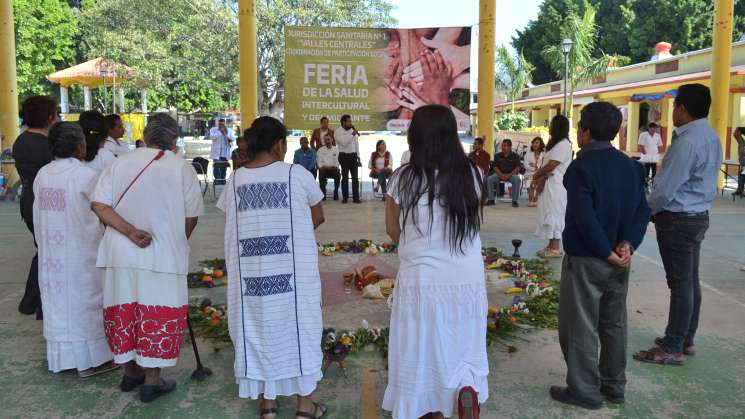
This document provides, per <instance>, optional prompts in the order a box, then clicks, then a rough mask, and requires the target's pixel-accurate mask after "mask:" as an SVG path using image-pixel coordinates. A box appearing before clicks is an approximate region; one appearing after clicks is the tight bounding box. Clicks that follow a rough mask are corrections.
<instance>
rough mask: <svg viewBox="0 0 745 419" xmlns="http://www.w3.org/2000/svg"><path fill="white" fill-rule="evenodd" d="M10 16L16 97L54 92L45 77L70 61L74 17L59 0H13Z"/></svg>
mask: <svg viewBox="0 0 745 419" xmlns="http://www.w3.org/2000/svg"><path fill="white" fill-rule="evenodd" d="M13 15H14V23H15V38H16V39H15V40H16V42H15V45H16V74H17V80H18V93H19V94H18V96H19V99H20V100H23V99H24V98H25V97H28V96H32V95H38V94H47V95H48V94H52V95H56V93H55V92H54V91H53V89H52V85H51V84H50V83H49V82H48V81H47V80H46V76H47V75H49V74H51V73H53V72H55V71H56V70H57V69H58V68H62V67H64V66H66V65H68V64H71V62H72V61H73V57H74V54H75V51H74V48H73V43H74V42H73V41H74V37H75V34H76V33H77V21H76V19H75V16H74V15H73V13H72V11H71V9H70V7H69V6H68V4H67V2H65V1H60V0H14V2H13Z"/></svg>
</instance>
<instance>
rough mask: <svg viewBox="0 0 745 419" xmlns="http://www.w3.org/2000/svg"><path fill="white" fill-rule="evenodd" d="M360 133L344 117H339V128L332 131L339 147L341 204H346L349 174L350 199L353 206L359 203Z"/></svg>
mask: <svg viewBox="0 0 745 419" xmlns="http://www.w3.org/2000/svg"><path fill="white" fill-rule="evenodd" d="M359 136H360V133H359V132H357V130H356V129H355V128H354V125H352V117H351V116H349V115H344V116H342V117H341V126H340V127H339V128H337V129H336V131H334V139H335V140H336V144H337V146H338V147H339V163H340V164H341V194H342V198H343V199H342V201H341V202H342V203H344V204H346V203H347V200H348V199H349V174H350V173H351V174H352V199H353V201H354V203H355V204H361V203H362V201H360V181H359V179H358V177H357V176H358V174H357V168H358V167H359V166H361V165H360V158H359V155H360V143H359V141H358V139H359Z"/></svg>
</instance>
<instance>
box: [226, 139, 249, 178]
mask: <svg viewBox="0 0 745 419" xmlns="http://www.w3.org/2000/svg"><path fill="white" fill-rule="evenodd" d="M235 143H236V145H237V146H238V148H236V149H235V150H233V153H232V154H231V155H230V160H232V161H233V171H235V170H238V168H239V167H243V165H245V164H246V163H248V162H249V161H250V160H251V156H250V153H249V152H248V141H246V138H245V137H243V136H241V137H238V139H237V140H235Z"/></svg>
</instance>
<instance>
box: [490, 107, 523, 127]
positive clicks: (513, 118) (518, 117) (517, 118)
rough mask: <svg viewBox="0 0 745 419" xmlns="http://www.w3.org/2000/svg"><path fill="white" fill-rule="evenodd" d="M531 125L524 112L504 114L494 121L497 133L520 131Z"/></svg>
mask: <svg viewBox="0 0 745 419" xmlns="http://www.w3.org/2000/svg"><path fill="white" fill-rule="evenodd" d="M529 124H530V120H529V119H528V116H527V115H525V113H524V112H514V111H513V112H503V113H502V114H501V115H499V118H498V119H497V120H496V121H494V129H495V130H497V131H520V130H521V129H523V128H525V127H527V126H528V125H529Z"/></svg>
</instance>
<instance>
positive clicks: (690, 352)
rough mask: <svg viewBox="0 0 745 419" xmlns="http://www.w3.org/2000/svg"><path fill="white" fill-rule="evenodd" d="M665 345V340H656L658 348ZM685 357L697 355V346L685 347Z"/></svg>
mask: <svg viewBox="0 0 745 419" xmlns="http://www.w3.org/2000/svg"><path fill="white" fill-rule="evenodd" d="M664 343H665V338H657V339H655V340H654V344H655V345H657V346H660V347H661V346H662V345H663V344H664ZM683 355H686V356H694V355H696V346H694V345H689V346H683Z"/></svg>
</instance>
